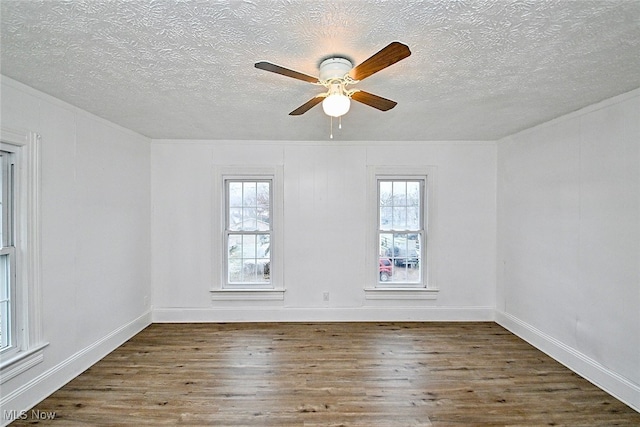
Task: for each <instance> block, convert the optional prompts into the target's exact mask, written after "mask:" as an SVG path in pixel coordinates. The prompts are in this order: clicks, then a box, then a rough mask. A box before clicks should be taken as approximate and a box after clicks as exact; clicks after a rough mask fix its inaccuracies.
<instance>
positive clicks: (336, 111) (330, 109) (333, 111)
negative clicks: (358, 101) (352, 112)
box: [322, 94, 351, 117]
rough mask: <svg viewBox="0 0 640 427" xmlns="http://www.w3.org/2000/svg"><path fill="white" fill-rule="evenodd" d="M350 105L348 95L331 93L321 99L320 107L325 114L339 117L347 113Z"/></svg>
mask: <svg viewBox="0 0 640 427" xmlns="http://www.w3.org/2000/svg"><path fill="white" fill-rule="evenodd" d="M349 107H351V100H350V99H349V97H348V96H345V95H341V94H333V95H329V96H327V97H326V98H325V99H324V100H323V101H322V109H323V110H324V113H325V114H326V115H327V116H331V117H340V116H344V115H345V114H347V112H348V111H349Z"/></svg>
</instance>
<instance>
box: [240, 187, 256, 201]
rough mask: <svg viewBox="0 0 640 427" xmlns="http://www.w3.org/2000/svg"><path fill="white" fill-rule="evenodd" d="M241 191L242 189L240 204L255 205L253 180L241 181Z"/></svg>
mask: <svg viewBox="0 0 640 427" xmlns="http://www.w3.org/2000/svg"><path fill="white" fill-rule="evenodd" d="M243 185H244V187H243V191H242V205H243V206H245V207H247V206H255V205H256V183H255V182H245V183H243Z"/></svg>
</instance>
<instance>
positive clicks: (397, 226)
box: [393, 206, 407, 230]
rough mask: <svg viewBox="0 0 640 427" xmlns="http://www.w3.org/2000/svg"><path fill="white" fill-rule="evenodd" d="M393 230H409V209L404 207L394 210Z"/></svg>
mask: <svg viewBox="0 0 640 427" xmlns="http://www.w3.org/2000/svg"><path fill="white" fill-rule="evenodd" d="M393 229H394V230H406V229H407V209H406V208H405V207H404V206H403V207H394V208H393Z"/></svg>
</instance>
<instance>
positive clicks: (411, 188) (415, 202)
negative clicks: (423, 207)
mask: <svg viewBox="0 0 640 427" xmlns="http://www.w3.org/2000/svg"><path fill="white" fill-rule="evenodd" d="M407 206H420V182H418V181H409V182H407Z"/></svg>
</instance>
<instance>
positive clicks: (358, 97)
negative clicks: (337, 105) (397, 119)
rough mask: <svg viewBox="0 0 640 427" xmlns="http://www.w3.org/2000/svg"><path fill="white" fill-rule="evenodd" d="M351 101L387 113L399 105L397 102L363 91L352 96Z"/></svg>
mask: <svg viewBox="0 0 640 427" xmlns="http://www.w3.org/2000/svg"><path fill="white" fill-rule="evenodd" d="M351 99H353V100H354V101H358V102H361V103H363V104H366V105H368V106H370V107H373V108H377V109H378V110H380V111H387V110H390V109H392V108H393V107H395V106H396V105H398V103H397V102H395V101H392V100H390V99H387V98H383V97H381V96H378V95H374V94H372V93H369V92H364V91H361V90H359V91H357V92H355V93H354V94H353V95H351Z"/></svg>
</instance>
